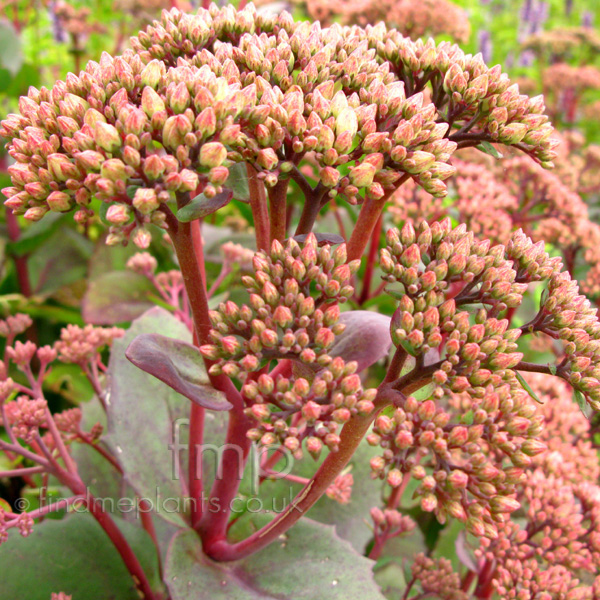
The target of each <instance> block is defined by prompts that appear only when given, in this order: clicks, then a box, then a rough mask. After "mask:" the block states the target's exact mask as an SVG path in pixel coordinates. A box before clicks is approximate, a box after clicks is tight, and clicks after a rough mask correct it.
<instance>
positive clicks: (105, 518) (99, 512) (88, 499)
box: [81, 483, 155, 600]
mask: <svg viewBox="0 0 600 600" xmlns="http://www.w3.org/2000/svg"><path fill="white" fill-rule="evenodd" d="M81 487H82V488H83V494H84V495H85V505H86V507H87V509H88V510H89V511H90V513H91V514H92V515H93V517H94V518H95V519H96V521H98V524H99V525H100V526H101V527H102V529H104V531H105V532H106V535H108V537H109V538H110V540H111V541H112V543H113V544H114V546H115V548H116V549H117V552H118V553H119V555H120V556H121V558H122V559H123V562H124V563H125V566H126V567H127V570H128V571H129V573H130V574H131V576H132V577H133V579H134V581H135V584H136V587H137V588H138V590H139V591H140V592H141V594H142V598H144V599H145V600H154V598H155V596H154V592H153V591H152V588H151V587H150V583H149V581H148V578H147V577H146V573H144V569H143V568H142V565H141V564H140V561H139V560H138V557H137V556H136V555H135V553H134V552H133V550H132V549H131V546H130V545H129V543H128V542H127V540H126V539H125V536H124V535H123V534H122V533H121V530H120V529H119V528H118V527H117V525H116V524H115V522H114V521H113V520H112V518H111V517H110V515H109V514H108V513H106V512H104V510H103V508H102V504H101V503H100V504H98V503H97V502H96V499H95V498H94V497H93V496H92V495H91V494H89V493H86V490H85V487H84V486H83V483H81Z"/></svg>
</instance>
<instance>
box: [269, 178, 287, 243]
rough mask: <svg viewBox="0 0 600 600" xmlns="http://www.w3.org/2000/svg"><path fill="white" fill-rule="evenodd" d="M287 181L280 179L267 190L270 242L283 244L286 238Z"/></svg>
mask: <svg viewBox="0 0 600 600" xmlns="http://www.w3.org/2000/svg"><path fill="white" fill-rule="evenodd" d="M288 184H289V179H280V180H279V181H278V182H277V184H276V185H275V186H274V187H272V188H269V192H268V193H269V210H270V218H271V236H270V240H271V242H272V241H273V240H279V241H280V242H283V240H285V238H286V237H287V233H286V221H287V189H288Z"/></svg>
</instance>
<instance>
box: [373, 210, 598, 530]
mask: <svg viewBox="0 0 600 600" xmlns="http://www.w3.org/2000/svg"><path fill="white" fill-rule="evenodd" d="M386 239H387V246H386V248H384V249H383V250H382V252H381V266H382V269H383V271H384V273H385V276H384V277H385V278H386V279H387V281H388V282H390V283H391V284H394V285H396V286H398V285H399V286H400V287H399V289H398V290H396V291H394V290H393V289H390V292H391V293H394V294H395V293H401V299H400V301H399V306H398V309H397V310H396V313H395V314H394V316H393V317H392V323H391V334H392V340H393V342H394V344H395V345H396V346H397V347H398V354H397V356H400V357H402V358H401V361H405V360H406V359H407V357H408V356H411V357H414V360H415V362H416V367H415V368H414V369H412V370H410V371H409V372H408V373H406V374H405V375H403V376H402V377H400V379H399V380H397V381H396V382H395V384H394V387H395V388H396V389H398V390H401V391H403V393H405V394H406V393H412V392H413V391H415V390H418V389H419V388H421V387H422V386H423V385H425V384H428V383H429V382H431V386H432V389H430V390H427V392H426V395H425V398H424V399H423V400H421V401H418V400H417V399H416V398H415V397H413V396H409V397H408V398H406V399H404V400H403V401H402V402H400V406H398V408H396V410H395V412H393V414H390V415H381V416H379V417H377V419H376V421H375V426H374V430H373V433H372V434H370V435H369V436H368V438H367V439H368V441H369V443H371V444H372V445H381V447H382V448H383V449H384V453H383V455H381V456H380V457H377V458H375V459H373V460H372V462H371V467H372V469H373V472H374V475H375V476H378V477H381V478H386V479H387V482H388V484H389V485H391V486H392V487H393V488H395V487H398V486H400V485H401V484H402V482H403V480H404V476H405V475H406V474H408V473H409V474H410V476H412V477H413V478H415V479H416V480H418V481H419V482H420V484H419V487H418V488H417V491H416V493H417V494H418V495H420V496H421V497H422V499H421V506H422V508H423V509H424V510H426V511H435V512H436V514H437V516H438V518H439V519H441V520H442V521H443V520H445V519H446V517H447V516H452V517H455V518H458V519H460V520H462V521H465V522H466V525H467V528H468V530H469V531H470V532H471V533H473V534H475V535H477V536H486V537H489V538H495V537H496V536H497V535H498V531H497V524H498V523H502V522H503V521H504V520H505V515H506V513H510V512H512V511H514V510H516V509H517V508H519V502H518V501H517V500H515V498H514V494H515V492H516V484H518V483H519V482H520V481H521V480H522V477H523V469H525V468H528V467H529V466H531V464H532V457H534V456H536V455H538V454H539V453H540V452H543V451H544V450H545V447H546V446H545V444H544V443H543V442H542V441H541V440H540V439H539V438H540V434H541V432H542V423H543V418H542V417H541V416H539V415H538V416H536V415H535V409H534V407H533V406H532V404H531V402H530V401H529V398H528V393H527V392H526V391H525V390H524V389H523V388H522V387H521V382H520V381H519V380H518V379H517V376H516V374H515V373H516V371H519V370H524V371H531V370H540V371H542V372H547V373H553V374H555V375H558V376H560V377H562V378H563V379H565V380H567V381H569V383H571V385H573V386H574V387H575V388H576V389H578V390H579V392H580V393H582V394H584V395H585V397H586V398H587V400H588V402H589V403H590V405H591V406H592V407H593V408H594V409H596V410H597V409H598V406H599V404H598V400H599V398H600V396H599V395H598V390H597V385H598V383H597V377H598V375H599V374H600V370H599V365H600V351H599V348H598V343H599V342H598V339H599V338H600V327H599V325H598V320H597V317H596V310H595V309H592V308H591V307H590V303H589V301H588V300H587V299H586V298H585V297H583V296H580V295H579V294H578V291H577V286H576V284H575V282H572V281H571V280H570V277H569V275H568V273H564V272H562V273H561V271H560V269H561V266H562V265H561V263H560V259H558V258H550V257H549V256H548V254H547V253H546V252H545V251H544V248H543V244H542V243H540V244H533V242H532V241H531V240H529V239H528V238H527V237H526V236H524V235H523V234H522V232H517V233H516V234H514V235H513V237H512V239H511V240H510V242H509V243H508V245H507V246H506V247H504V246H500V245H498V246H494V247H491V246H490V243H489V241H476V240H475V238H474V236H473V235H472V234H471V233H468V232H467V231H466V228H465V227H464V226H462V225H461V226H458V227H456V228H455V229H454V230H452V229H451V225H450V221H449V220H446V221H443V222H441V223H434V224H433V225H432V226H431V227H430V226H429V225H427V224H426V223H423V224H422V225H420V226H419V227H418V229H417V231H415V229H414V228H413V226H412V225H411V224H410V223H407V224H406V225H405V226H404V227H403V229H402V231H398V230H397V229H392V230H390V231H389V232H388V233H387V238H386ZM533 282H547V283H548V292H547V294H546V296H545V298H544V297H543V300H542V304H541V306H540V309H539V312H538V314H537V316H536V317H535V318H534V319H533V320H532V321H531V322H530V323H527V324H526V325H524V326H523V327H519V328H511V327H510V324H509V321H508V319H506V318H502V319H500V318H499V316H500V314H501V313H502V314H504V312H505V311H506V310H507V309H515V308H517V307H518V306H519V305H520V304H521V302H522V299H523V294H524V292H525V290H526V289H527V287H528V286H529V285H530V284H531V283H533ZM448 297H450V298H449V299H447V298H448ZM536 331H543V332H544V333H546V334H547V335H550V336H552V337H555V338H558V339H560V340H562V341H563V342H564V346H565V352H566V354H565V357H564V358H563V360H562V361H561V362H560V364H558V365H556V366H547V367H539V368H538V366H537V365H531V364H529V363H525V362H523V354H522V353H521V352H519V351H518V346H517V341H518V340H519V338H520V337H521V336H522V335H526V334H529V333H532V332H536Z"/></svg>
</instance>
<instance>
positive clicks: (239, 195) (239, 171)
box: [225, 162, 250, 202]
mask: <svg viewBox="0 0 600 600" xmlns="http://www.w3.org/2000/svg"><path fill="white" fill-rule="evenodd" d="M225 187H226V188H229V189H230V190H231V191H232V192H233V197H234V198H235V199H236V200H241V201H242V202H248V201H249V200H250V187H249V186H248V174H247V172H246V163H244V162H239V163H235V164H234V165H231V167H229V177H228V178H227V181H226V182H225Z"/></svg>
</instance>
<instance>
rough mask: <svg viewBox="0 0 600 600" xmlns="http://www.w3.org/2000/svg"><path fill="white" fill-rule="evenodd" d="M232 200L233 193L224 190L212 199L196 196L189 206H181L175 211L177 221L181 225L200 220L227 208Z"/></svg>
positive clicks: (200, 195) (201, 195) (202, 195)
mask: <svg viewBox="0 0 600 600" xmlns="http://www.w3.org/2000/svg"><path fill="white" fill-rule="evenodd" d="M232 198H233V192H231V190H225V191H223V192H221V193H220V194H217V195H216V196H214V197H212V198H207V197H206V196H205V195H204V194H198V195H197V196H196V197H195V198H194V199H193V200H192V201H191V202H190V203H189V204H186V205H185V206H182V207H181V208H180V209H179V210H178V211H177V219H178V220H179V221H181V222H182V223H189V222H190V221H195V220H196V219H202V218H203V217H206V216H208V215H211V214H212V213H214V212H217V211H218V210H219V209H220V208H223V207H224V206H227V205H228V204H229V203H230V202H231V199H232Z"/></svg>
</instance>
